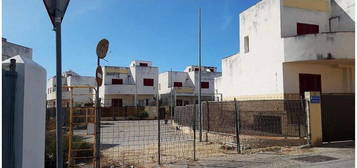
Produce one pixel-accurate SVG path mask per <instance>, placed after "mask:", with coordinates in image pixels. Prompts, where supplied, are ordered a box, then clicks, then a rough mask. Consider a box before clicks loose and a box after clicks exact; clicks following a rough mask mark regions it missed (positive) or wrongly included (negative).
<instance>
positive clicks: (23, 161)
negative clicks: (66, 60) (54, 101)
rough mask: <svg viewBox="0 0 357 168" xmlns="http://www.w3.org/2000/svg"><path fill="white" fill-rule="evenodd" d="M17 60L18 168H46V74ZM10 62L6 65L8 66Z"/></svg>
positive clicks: (39, 67) (4, 64) (34, 64)
mask: <svg viewBox="0 0 357 168" xmlns="http://www.w3.org/2000/svg"><path fill="white" fill-rule="evenodd" d="M12 59H16V72H17V82H16V95H15V104H16V106H15V132H16V135H15V140H14V141H15V142H14V143H15V153H16V155H17V156H19V157H17V158H16V160H15V162H16V164H17V165H14V167H16V168H20V167H21V168H33V167H38V168H43V167H44V159H45V158H44V153H45V126H46V125H45V120H46V70H45V69H44V68H43V67H42V66H40V65H38V64H37V63H35V62H33V61H32V60H31V59H28V58H26V57H22V56H15V57H12ZM9 63H10V59H8V60H5V61H3V66H8V65H9Z"/></svg>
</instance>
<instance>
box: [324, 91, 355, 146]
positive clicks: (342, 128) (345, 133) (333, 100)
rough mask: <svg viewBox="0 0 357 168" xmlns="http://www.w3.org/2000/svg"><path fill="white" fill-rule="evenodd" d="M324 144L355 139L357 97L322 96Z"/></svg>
mask: <svg viewBox="0 0 357 168" xmlns="http://www.w3.org/2000/svg"><path fill="white" fill-rule="evenodd" d="M321 113H322V114H321V117H322V127H323V128H322V136H323V141H324V142H330V141H342V140H354V139H355V95H354V94H322V95H321Z"/></svg>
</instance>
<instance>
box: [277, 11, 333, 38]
mask: <svg viewBox="0 0 357 168" xmlns="http://www.w3.org/2000/svg"><path fill="white" fill-rule="evenodd" d="M329 18H330V12H329V11H326V12H322V11H317V10H308V9H300V8H290V7H285V6H283V5H282V7H281V36H282V37H287V36H296V35H297V23H307V24H315V25H319V31H320V32H328V31H329V24H328V19H329Z"/></svg>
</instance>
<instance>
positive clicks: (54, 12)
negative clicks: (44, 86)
mask: <svg viewBox="0 0 357 168" xmlns="http://www.w3.org/2000/svg"><path fill="white" fill-rule="evenodd" d="M43 2H44V4H45V7H46V10H47V13H48V15H49V16H50V19H51V22H52V24H53V27H54V30H55V31H56V100H57V104H56V142H57V143H56V167H57V168H62V167H63V143H62V135H63V133H62V126H63V114H62V51H61V23H62V20H63V17H64V14H65V13H66V9H67V6H68V3H69V0H43Z"/></svg>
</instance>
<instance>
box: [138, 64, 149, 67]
mask: <svg viewBox="0 0 357 168" xmlns="http://www.w3.org/2000/svg"><path fill="white" fill-rule="evenodd" d="M139 66H142V67H147V66H148V64H147V63H139Z"/></svg>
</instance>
